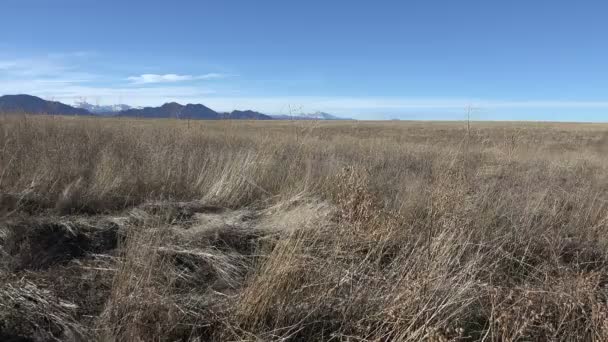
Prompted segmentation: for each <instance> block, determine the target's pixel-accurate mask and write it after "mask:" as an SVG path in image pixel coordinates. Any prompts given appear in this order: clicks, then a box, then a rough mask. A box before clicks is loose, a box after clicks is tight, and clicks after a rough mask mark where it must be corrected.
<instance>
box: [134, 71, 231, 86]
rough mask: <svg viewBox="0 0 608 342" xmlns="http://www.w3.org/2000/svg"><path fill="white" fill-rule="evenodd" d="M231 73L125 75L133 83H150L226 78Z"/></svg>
mask: <svg viewBox="0 0 608 342" xmlns="http://www.w3.org/2000/svg"><path fill="white" fill-rule="evenodd" d="M229 76H232V75H227V74H220V73H209V74H204V75H178V74H164V75H160V74H142V75H139V76H130V77H127V80H128V81H130V82H132V83H135V84H151V83H174V82H183V81H195V80H211V79H219V78H226V77H229Z"/></svg>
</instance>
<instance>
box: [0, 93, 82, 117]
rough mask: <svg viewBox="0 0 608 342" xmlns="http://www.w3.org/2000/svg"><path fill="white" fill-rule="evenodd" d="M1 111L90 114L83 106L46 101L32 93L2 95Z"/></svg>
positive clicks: (0, 99)
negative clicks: (77, 106) (76, 106)
mask: <svg viewBox="0 0 608 342" xmlns="http://www.w3.org/2000/svg"><path fill="white" fill-rule="evenodd" d="M0 113H12V114H18V113H27V114H50V115H90V114H91V113H90V112H89V111H88V110H86V109H82V108H75V107H72V106H68V105H66V104H63V103H61V102H57V101H46V100H43V99H41V98H39V97H36V96H32V95H25V94H19V95H4V96H0Z"/></svg>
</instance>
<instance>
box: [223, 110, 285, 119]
mask: <svg viewBox="0 0 608 342" xmlns="http://www.w3.org/2000/svg"><path fill="white" fill-rule="evenodd" d="M224 116H225V118H227V119H231V120H272V119H273V118H272V116H270V115H266V114H262V113H259V112H254V111H252V110H233V111H232V112H231V113H224Z"/></svg>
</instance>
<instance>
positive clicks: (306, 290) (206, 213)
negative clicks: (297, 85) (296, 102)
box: [0, 116, 608, 341]
mask: <svg viewBox="0 0 608 342" xmlns="http://www.w3.org/2000/svg"><path fill="white" fill-rule="evenodd" d="M607 153H608V125H602V124H558V123H478V122H474V123H472V125H471V129H470V131H468V130H467V129H466V123H448V122H433V123H429V122H353V121H336V122H312V121H310V122H306V121H276V122H268V121H264V122H262V121H259V122H256V121H191V122H186V121H178V120H136V119H94V118H78V117H50V116H4V117H2V118H0V194H1V198H0V340H2V341H56V340H60V341H91V340H93V341H320V340H323V341H420V340H426V341H469V340H484V341H549V340H551V341H556V340H586V341H606V340H608V304H607V303H608V302H607V301H608V210H607V209H608V159H607V156H608V154H607Z"/></svg>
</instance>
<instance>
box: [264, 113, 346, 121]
mask: <svg viewBox="0 0 608 342" xmlns="http://www.w3.org/2000/svg"><path fill="white" fill-rule="evenodd" d="M272 117H273V118H274V119H277V120H352V119H350V118H341V117H338V116H335V115H332V114H328V113H324V112H315V113H308V114H306V113H302V114H296V115H284V114H283V115H273V116H272Z"/></svg>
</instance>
